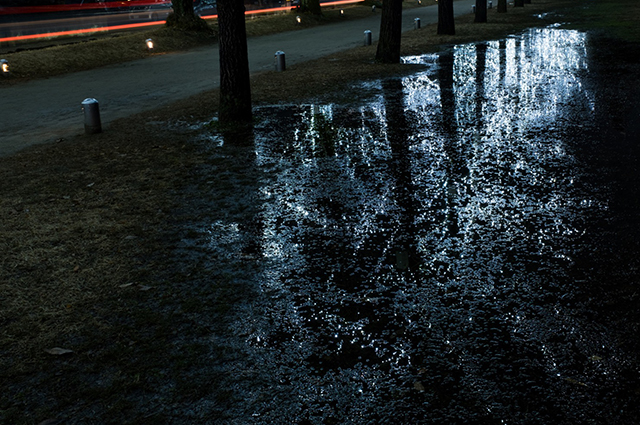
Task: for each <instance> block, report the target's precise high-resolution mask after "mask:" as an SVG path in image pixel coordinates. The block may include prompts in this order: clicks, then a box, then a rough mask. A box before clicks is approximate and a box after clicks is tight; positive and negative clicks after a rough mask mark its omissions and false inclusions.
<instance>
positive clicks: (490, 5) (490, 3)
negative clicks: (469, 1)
mask: <svg viewBox="0 0 640 425" xmlns="http://www.w3.org/2000/svg"><path fill="white" fill-rule="evenodd" d="M492 7H493V2H492V1H490V2H489V9H491V8H492Z"/></svg>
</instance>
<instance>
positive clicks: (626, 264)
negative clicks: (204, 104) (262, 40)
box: [180, 28, 640, 425]
mask: <svg viewBox="0 0 640 425" xmlns="http://www.w3.org/2000/svg"><path fill="white" fill-rule="evenodd" d="M601 49H602V45H601V44H598V42H597V40H592V39H591V38H590V37H589V36H588V35H587V34H585V33H582V32H578V31H571V30H564V29H560V28H547V29H532V30H530V31H528V32H525V33H523V34H521V35H518V36H514V37H510V38H508V39H506V40H501V41H492V42H487V43H481V44H468V45H459V46H455V48H452V49H450V50H448V51H445V52H442V53H440V54H434V55H425V56H419V57H410V58H404V60H405V61H406V62H412V63H421V64H423V65H424V69H423V70H422V71H420V72H417V73H415V74H413V75H410V76H406V77H402V78H396V79H389V80H383V81H374V82H368V83H363V84H362V85H361V86H360V87H357V88H354V97H356V98H357V99H356V100H354V101H353V102H343V103H329V102H322V101H318V102H309V103H308V104H296V105H273V106H264V107H260V108H258V109H257V110H256V115H257V117H258V121H259V124H258V125H257V126H256V127H255V128H254V131H253V134H252V135H251V136H250V139H249V140H248V142H247V144H246V145H245V146H244V147H241V146H239V145H238V140H235V139H230V138H226V139H225V138H224V137H223V136H218V135H215V134H209V133H207V134H204V135H203V140H205V139H206V140H207V142H206V143H204V142H203V144H205V145H206V148H207V149H210V151H211V155H212V157H215V158H229V157H234V158H235V160H236V161H240V162H242V163H244V164H245V166H246V167H247V169H248V168H250V169H252V170H253V171H252V172H251V173H246V174H244V175H243V176H238V175H236V176H232V177H233V179H236V180H237V181H239V182H240V184H239V186H238V187H237V188H235V189H234V188H232V189H230V190H229V193H228V194H226V195H219V194H218V196H219V198H218V199H216V200H215V201H212V202H215V208H212V209H214V210H215V211H212V213H211V217H212V218H211V219H209V221H206V222H200V223H194V228H195V229H197V232H198V235H199V236H198V237H194V238H192V240H187V239H185V240H184V247H183V249H185V250H189V249H191V248H192V247H193V246H194V245H199V246H200V247H201V248H205V249H206V250H207V252H208V253H209V254H208V255H209V258H210V261H212V262H215V264H216V268H218V269H220V270H222V271H223V272H225V273H228V274H234V273H238V270H239V269H242V273H243V277H242V279H243V281H244V282H245V283H246V282H250V285H252V288H253V290H254V293H255V296H254V298H253V299H252V302H251V303H250V304H245V305H239V306H237V308H236V311H235V315H234V316H233V319H231V318H230V324H229V329H230V330H232V336H228V337H226V339H225V340H224V344H225V345H226V346H227V347H229V351H230V352H233V353H234V354H233V355H231V354H230V355H229V357H228V358H227V360H226V364H225V365H224V374H225V376H227V377H228V381H227V382H226V383H225V385H227V386H228V388H229V390H230V391H231V392H232V393H234V394H235V398H233V399H232V400H231V401H229V402H228V405H225V406H224V410H225V411H226V414H227V416H228V423H229V424H248V423H254V424H272V423H274V424H275V423H279V424H280V423H291V424H409V423H411V424H419V423H425V424H629V425H631V424H635V423H637V419H638V418H639V417H640V408H639V407H638V406H639V404H638V399H639V398H640V379H639V378H640V368H639V365H640V364H639V362H638V361H639V358H638V349H639V348H640V344H638V340H637V335H638V330H639V323H640V320H639V314H638V307H637V304H638V274H639V270H640V269H639V267H640V261H639V260H638V256H637V253H638V252H639V248H640V247H639V246H638V241H639V240H640V239H639V238H638V237H637V236H638V226H637V224H638V214H637V211H636V209H635V207H637V204H638V196H637V195H638V193H637V192H638V189H637V187H638V185H637V183H638V181H637V180H638V177H637V176H636V175H635V174H634V173H637V168H636V166H637V158H638V150H637V147H636V146H635V145H636V142H637V140H638V131H637V130H638V124H637V123H638V110H637V97H635V96H636V94H637V93H638V92H637V88H638V86H637V84H635V85H633V86H628V85H627V83H629V82H630V81H633V80H634V78H635V77H634V74H633V73H631V74H626V73H625V72H618V71H619V69H617V68H616V69H613V68H611V67H609V64H607V63H605V62H604V60H603V58H602V57H601V56H600V53H601ZM635 69H636V70H637V68H635ZM612 74H615V75H613V77H615V78H613V79H610V77H611V76H612ZM633 90H636V91H635V92H633ZM634 99H635V100H634ZM205 136H206V137H205ZM213 175H215V178H225V176H224V171H223V170H222V169H216V170H214V171H213V172H212V176H213ZM226 177H229V176H226ZM212 178H214V177H212ZM239 187H242V189H241V190H238V188H239ZM223 205H226V206H225V207H221V206H223ZM239 279H240V278H239ZM215 338H222V337H215ZM220 341H221V340H218V343H220ZM198 408H199V409H205V410H206V406H205V405H202V406H199V407H194V406H190V408H189V409H191V410H189V411H188V412H187V411H181V412H180V415H182V417H189V416H190V415H194V416H193V417H197V411H198Z"/></svg>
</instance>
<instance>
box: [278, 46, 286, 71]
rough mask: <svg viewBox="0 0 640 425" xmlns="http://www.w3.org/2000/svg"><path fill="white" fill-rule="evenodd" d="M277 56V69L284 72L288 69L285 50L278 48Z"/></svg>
mask: <svg viewBox="0 0 640 425" xmlns="http://www.w3.org/2000/svg"><path fill="white" fill-rule="evenodd" d="M275 58H276V71H278V72H282V71H284V70H286V69H287V66H286V64H285V57H284V52H283V51H282V50H278V51H277V52H276V55H275Z"/></svg>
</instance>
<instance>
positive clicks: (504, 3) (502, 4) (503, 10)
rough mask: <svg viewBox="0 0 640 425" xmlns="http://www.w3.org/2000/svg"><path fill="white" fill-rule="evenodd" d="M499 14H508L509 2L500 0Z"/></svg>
mask: <svg viewBox="0 0 640 425" xmlns="http://www.w3.org/2000/svg"><path fill="white" fill-rule="evenodd" d="M498 13H507V0H498Z"/></svg>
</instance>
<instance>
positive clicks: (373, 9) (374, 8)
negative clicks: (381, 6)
mask: <svg viewBox="0 0 640 425" xmlns="http://www.w3.org/2000/svg"><path fill="white" fill-rule="evenodd" d="M371 11H372V12H374V13H375V11H376V5H375V4H374V5H373V6H371Z"/></svg>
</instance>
